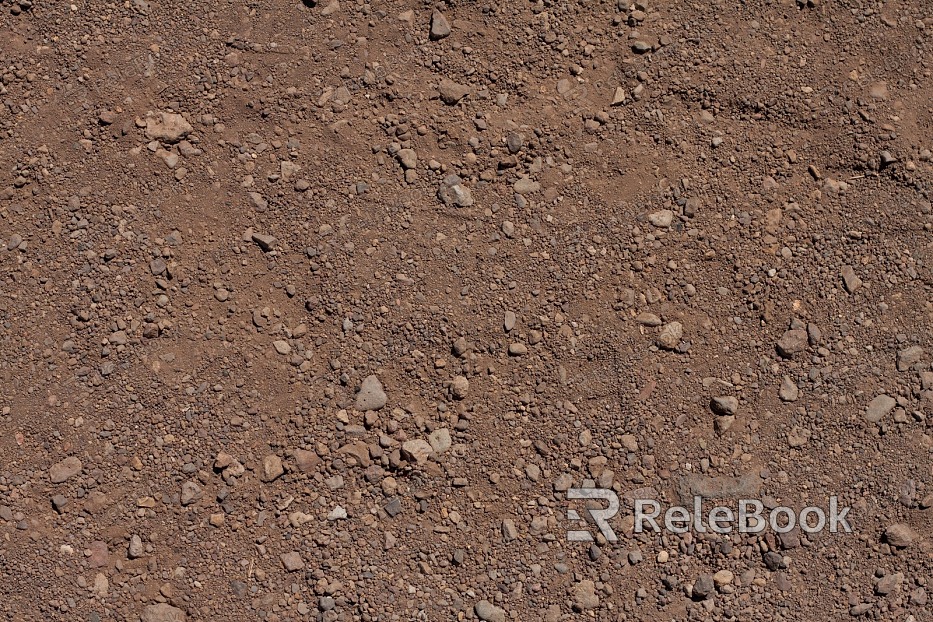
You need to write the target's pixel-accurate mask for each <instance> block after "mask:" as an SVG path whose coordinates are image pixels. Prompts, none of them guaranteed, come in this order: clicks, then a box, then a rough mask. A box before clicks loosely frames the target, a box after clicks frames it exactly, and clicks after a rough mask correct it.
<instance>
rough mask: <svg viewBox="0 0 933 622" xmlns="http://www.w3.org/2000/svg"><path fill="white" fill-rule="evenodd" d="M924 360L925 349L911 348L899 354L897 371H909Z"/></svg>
mask: <svg viewBox="0 0 933 622" xmlns="http://www.w3.org/2000/svg"><path fill="white" fill-rule="evenodd" d="M922 358H923V348H921V347H920V346H910V347H909V348H905V349H903V350H901V351H900V352H898V353H897V371H907V370H909V369H910V368H911V367H913V366H914V365H916V364H917V363H919V362H920V359H922Z"/></svg>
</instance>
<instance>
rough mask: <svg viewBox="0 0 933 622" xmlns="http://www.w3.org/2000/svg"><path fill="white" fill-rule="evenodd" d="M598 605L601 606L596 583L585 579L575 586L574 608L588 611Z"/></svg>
mask: <svg viewBox="0 0 933 622" xmlns="http://www.w3.org/2000/svg"><path fill="white" fill-rule="evenodd" d="M597 607H599V595H598V594H597V593H596V584H595V583H593V582H592V581H591V580H589V579H585V580H583V581H580V582H578V583H577V584H575V585H574V586H573V608H574V609H575V610H576V611H587V610H589V609H596V608H597Z"/></svg>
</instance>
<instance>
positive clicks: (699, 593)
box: [692, 574, 716, 600]
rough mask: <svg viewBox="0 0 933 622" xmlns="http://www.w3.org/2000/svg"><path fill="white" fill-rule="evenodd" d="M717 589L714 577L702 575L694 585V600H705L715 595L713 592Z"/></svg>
mask: <svg viewBox="0 0 933 622" xmlns="http://www.w3.org/2000/svg"><path fill="white" fill-rule="evenodd" d="M715 589H716V584H715V581H714V580H713V575H711V574H701V575H700V576H699V577H697V580H696V582H695V583H694V584H693V592H692V594H693V598H694V599H695V600H705V599H707V598H709V597H710V596H711V595H712V594H713V590H715Z"/></svg>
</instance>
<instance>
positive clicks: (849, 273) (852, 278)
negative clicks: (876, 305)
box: [842, 266, 862, 294]
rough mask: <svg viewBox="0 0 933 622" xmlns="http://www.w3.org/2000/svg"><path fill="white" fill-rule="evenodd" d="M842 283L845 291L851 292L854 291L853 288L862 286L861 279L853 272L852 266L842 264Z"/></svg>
mask: <svg viewBox="0 0 933 622" xmlns="http://www.w3.org/2000/svg"><path fill="white" fill-rule="evenodd" d="M842 284H843V285H844V286H845V288H846V291H847V292H849V293H850V294H852V293H855V290H857V289H858V288H860V287H861V286H862V279H860V278H858V275H857V274H855V269H854V268H853V267H852V266H843V267H842Z"/></svg>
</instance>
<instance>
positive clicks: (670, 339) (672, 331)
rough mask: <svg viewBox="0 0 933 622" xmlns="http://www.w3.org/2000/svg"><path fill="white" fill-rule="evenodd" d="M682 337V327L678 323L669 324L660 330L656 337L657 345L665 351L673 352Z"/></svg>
mask: <svg viewBox="0 0 933 622" xmlns="http://www.w3.org/2000/svg"><path fill="white" fill-rule="evenodd" d="M683 335H684V327H683V324H681V323H680V322H670V323H668V324H666V325H665V326H664V328H662V329H661V333H660V334H659V335H658V345H659V346H661V347H662V348H664V349H665V350H674V349H675V348H677V346H678V345H680V340H681V338H682V337H683Z"/></svg>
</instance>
